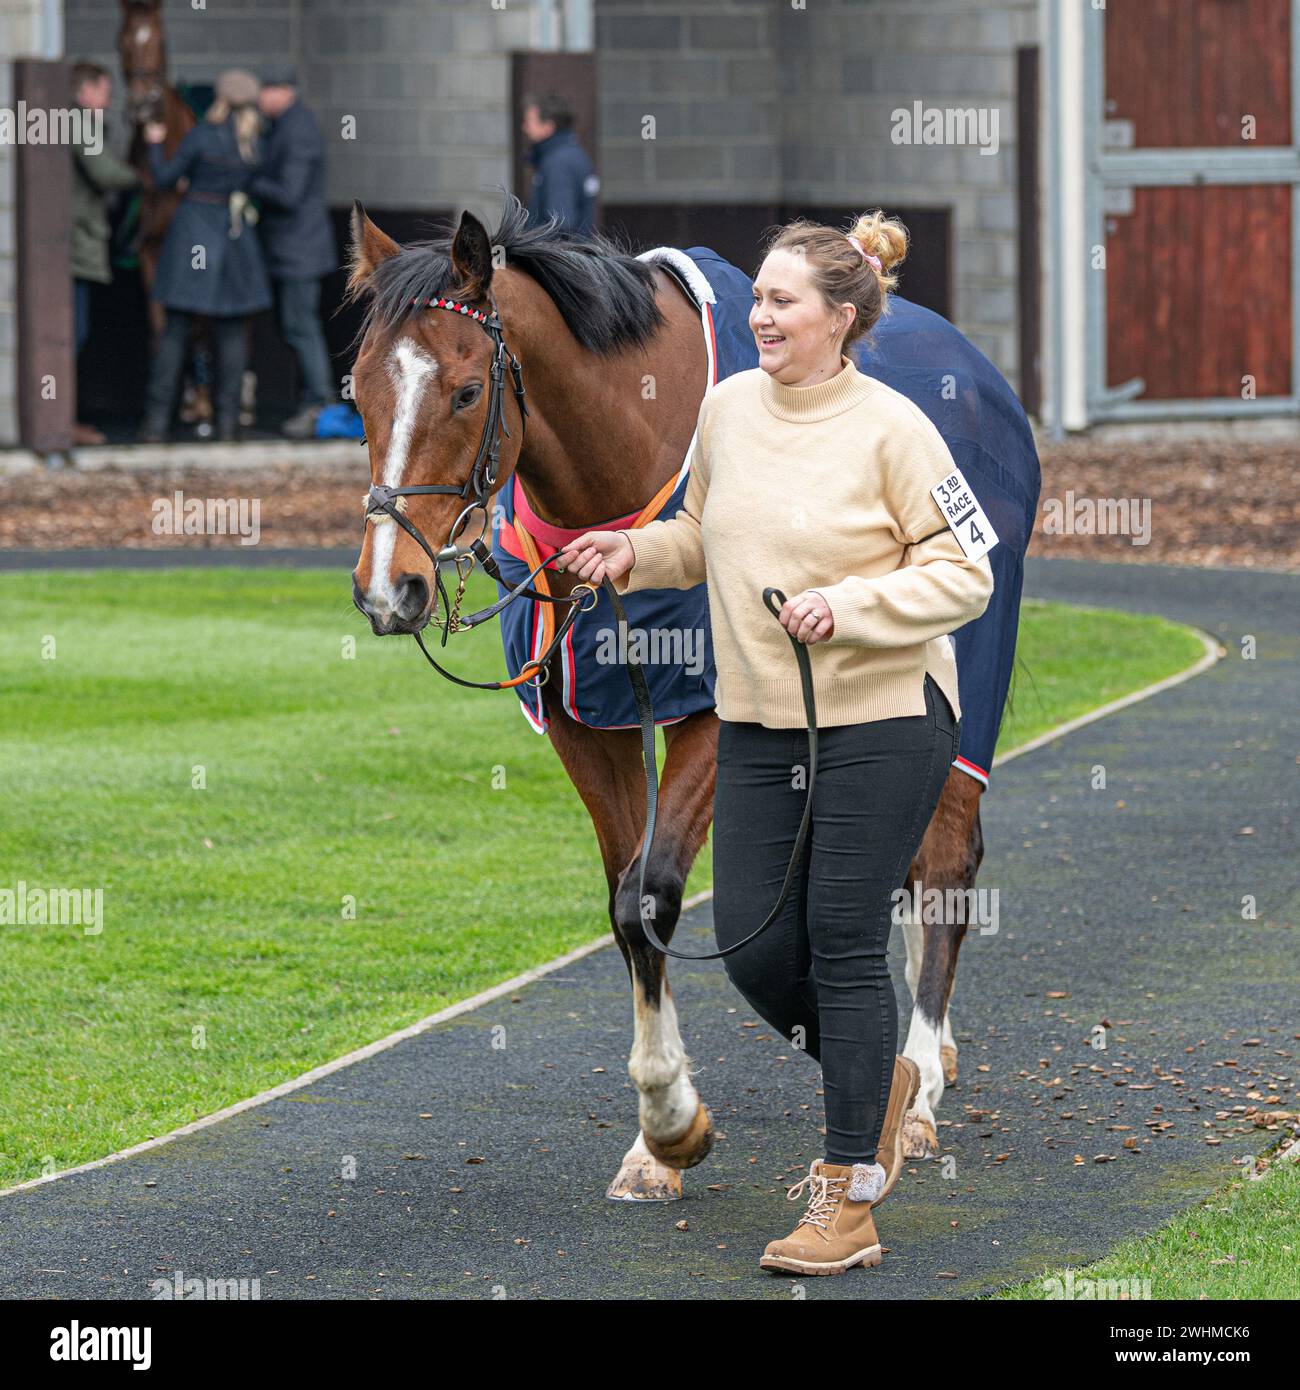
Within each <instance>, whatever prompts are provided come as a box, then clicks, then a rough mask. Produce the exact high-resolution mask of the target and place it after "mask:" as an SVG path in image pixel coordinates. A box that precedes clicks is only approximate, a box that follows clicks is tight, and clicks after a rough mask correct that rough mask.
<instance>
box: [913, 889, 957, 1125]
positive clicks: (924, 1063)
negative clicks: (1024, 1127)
mask: <svg viewBox="0 0 1300 1390" xmlns="http://www.w3.org/2000/svg"><path fill="white" fill-rule="evenodd" d="M901 915H902V923H903V939H904V940H905V941H906V942H907V987H908V989H910V990H911V991H912V1022H911V1025H910V1026H909V1028H908V1030H907V1046H906V1047H905V1048H904V1049H903V1056H904V1057H910V1058H911V1059H912V1061H914V1062H915V1063H916V1065H917V1066H918V1067H919V1068H920V1071H921V1086H920V1089H919V1090H918V1091H917V1093H916V1100H915V1101H914V1102H913V1105H912V1113H913V1114H915V1115H920V1116H921V1117H922V1119H926V1120H929V1121H930V1123H931V1124H933V1123H934V1110H935V1107H936V1106H937V1105H938V1104H939V1101H940V1099H941V1098H942V1097H943V1061H942V1059H941V1058H940V1056H939V1043H940V1039H941V1037H942V1041H944V1042H950V1041H951V1039H952V1034H951V1033H950V1032H949V1031H948V1020H947V1018H946V1017H945V1019H944V1021H943V1029H942V1033H941V1031H940V1030H939V1029H936V1028H935V1027H934V1026H933V1025H932V1024H929V1023H927V1022H926V1020H925V1019H924V1018H922V1017H921V1011H920V1009H919V1008H917V1007H916V990H917V986H918V985H919V984H920V982H921V961H922V959H923V957H924V955H925V928H924V927H923V926H922V924H921V923H920V922H914V921H913V920H912V914H911V908H910V906H908V905H904V907H903V908H902V914H901Z"/></svg>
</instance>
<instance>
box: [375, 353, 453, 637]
mask: <svg viewBox="0 0 1300 1390" xmlns="http://www.w3.org/2000/svg"><path fill="white" fill-rule="evenodd" d="M437 372H438V362H437V359H436V358H434V357H432V356H430V354H429V353H427V352H425V350H424V349H423V348H420V347H417V346H416V345H415V344H414V343H413V342H411V341H410V339H409V338H403V339H402V340H401V341H400V342H399V343H397V345H396V346H395V347H394V348H393V351H392V355H391V356H390V357H389V359H388V375H389V377H390V378H391V379H392V382H393V385H394V387H395V388H396V390H397V404H396V406H395V408H394V410H393V431H392V434H391V435H390V436H389V439H388V453H387V455H386V456H385V458H384V486H385V487H401V485H402V479H403V478H404V477H405V475H406V463H407V457H408V455H409V454H410V452H411V435H412V433H413V432H414V430H415V422H416V419H417V418H418V416H419V409H420V400H421V398H422V397H423V395H424V389H425V385H426V383H427V382H428V380H429V378H430V377H431V376H435V375H436V374H437ZM370 525H371V526H373V527H374V528H375V534H374V536H373V538H372V540H373V545H372V548H371V552H370V557H371V558H370V592H369V594H368V595H367V598H368V599H369V601H370V605H371V607H372V608H373V609H374V610H375V611H376V612H377V613H379V614H380V615H381V616H383V615H385V614H384V610H387V611H388V612H389V613H391V612H392V610H393V605H394V603H395V602H396V599H397V595H396V594H395V593H394V591H393V582H392V566H393V546H394V545H395V544H396V542H397V523H396V522H395V521H393V520H392V518H391V517H387V516H378V517H375V518H373V519H372V520H371V522H370Z"/></svg>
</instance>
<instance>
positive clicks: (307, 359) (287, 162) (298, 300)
mask: <svg viewBox="0 0 1300 1390" xmlns="http://www.w3.org/2000/svg"><path fill="white" fill-rule="evenodd" d="M262 76H263V84H262V92H261V95H260V97H259V98H258V105H259V107H260V108H261V111H262V114H263V115H264V116H266V117H267V118H268V119H269V120H270V122H271V126H270V131H269V133H268V134H267V136H266V139H265V141H264V142H263V146H262V167H261V169H260V170H259V171H258V173H257V175H256V177H255V178H254V179H253V183H252V188H251V192H252V194H253V196H254V197H255V198H256V199H257V200H258V202H259V204H260V206H261V213H262V218H261V222H260V223H259V224H258V230H259V232H260V233H261V237H262V245H263V247H264V249H265V251H266V260H267V269H268V270H269V271H270V274H271V281H272V283H273V285H274V287H275V298H276V303H277V305H278V308H279V319H280V331H281V332H282V333H283V334H284V339H285V341H286V342H287V343H288V344H289V346H290V347H291V348H293V350H294V353H295V354H296V355H297V358H298V366H299V368H300V370H301V373H302V395H301V400H300V403H299V409H298V411H297V413H296V414H295V415H293V416H291V417H290V418H289V419H288V420H287V421H285V423H284V425H282V426H281V428H282V430H283V432H284V433H285V434H287V435H288V436H289V437H290V438H291V439H310V438H312V437H314V435H315V432H316V417H317V416H318V415H319V414H320V412H321V410H322V408H323V407H325V406H326V405H329V404H330V403H331V402H332V401H334V399H335V396H336V392H335V387H336V382H335V379H334V370H333V368H332V366H331V365H330V358H329V351H328V350H327V348H326V346H325V334H324V332H323V331H322V329H321V320H320V298H321V280H322V278H323V277H324V276H326V275H329V274H330V273H331V272H332V271H334V270H335V269H337V267H338V250H337V248H336V246H335V243H334V229H333V227H332V225H331V224H330V218H329V211H328V209H327V207H326V203H325V140H324V137H323V136H322V135H321V131H320V127H319V126H318V125H317V124H316V118H315V117H314V116H313V115H312V114H311V112H310V111H308V110H307V108H306V107H305V106H304V105H303V104H302V102H301V101H300V100H299V99H298V74H297V71H296V70H295V69H294V68H293V67H292V66H290V65H288V64H278V65H276V66H274V67H270V68H267V69H265V70H264V72H263V75H262Z"/></svg>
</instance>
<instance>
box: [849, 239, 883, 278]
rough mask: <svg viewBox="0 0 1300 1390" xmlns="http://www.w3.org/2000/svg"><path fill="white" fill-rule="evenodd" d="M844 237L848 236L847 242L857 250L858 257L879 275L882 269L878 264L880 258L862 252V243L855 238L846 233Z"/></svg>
mask: <svg viewBox="0 0 1300 1390" xmlns="http://www.w3.org/2000/svg"><path fill="white" fill-rule="evenodd" d="M845 235H846V236H848V237H849V240H850V241H851V242H852V243H853V244H854V246H856V247H857V248H858V255H860V256H861V257H862V259H863V260H864V261H866V263H867V264H868V265H869V266H870V267H871V268H872V269H873V270H874V271H875V272H876V274H878V275H879V274H881V273H882V269H883V268H882V266H881V264H880V257H879V256H870V255H868V254H867V252H866V251H865V250H864V248H863V245H862V243H861V242H860V241H859V240H858V239H857V237H855V236H850V235H849V234H848V233H847V232H846V233H845Z"/></svg>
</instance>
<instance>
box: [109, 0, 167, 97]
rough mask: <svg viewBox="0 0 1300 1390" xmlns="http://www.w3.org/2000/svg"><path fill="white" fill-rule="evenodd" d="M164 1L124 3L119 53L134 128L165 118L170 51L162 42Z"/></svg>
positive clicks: (134, 0) (149, 0)
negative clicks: (163, 116)
mask: <svg viewBox="0 0 1300 1390" xmlns="http://www.w3.org/2000/svg"><path fill="white" fill-rule="evenodd" d="M161 7H162V0H122V27H121V28H120V29H119V30H118V34H117V51H118V55H119V56H120V58H121V60H122V78H123V80H124V81H125V83H126V106H127V111H128V113H129V114H130V117H131V120H132V122H133V123H134V124H135V125H142V124H143V123H144V122H145V121H157V120H161V119H162V115H163V96H164V94H165V92H166V90H167V48H166V44H165V43H164V41H163V27H162V15H161V13H160V10H161Z"/></svg>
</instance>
